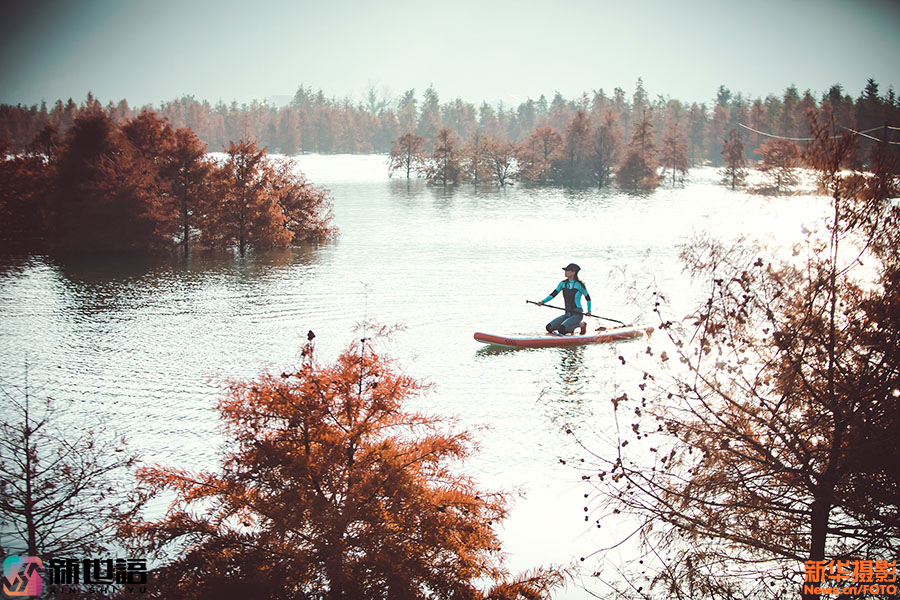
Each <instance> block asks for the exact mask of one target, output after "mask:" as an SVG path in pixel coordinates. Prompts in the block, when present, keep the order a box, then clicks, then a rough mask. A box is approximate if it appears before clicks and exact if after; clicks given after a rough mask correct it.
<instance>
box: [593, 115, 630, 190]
mask: <svg viewBox="0 0 900 600" xmlns="http://www.w3.org/2000/svg"><path fill="white" fill-rule="evenodd" d="M621 146H622V127H621V125H619V120H618V117H617V116H616V112H615V111H614V110H612V109H607V110H606V112H604V113H603V117H602V120H601V122H600V123H599V125H597V127H596V128H595V129H594V131H593V133H592V135H591V150H592V152H591V154H590V159H589V161H590V163H591V170H592V171H593V174H594V179H595V181H596V182H597V187H600V188H604V187H607V186H608V185H609V184H610V181H611V180H612V170H613V168H614V167H615V165H616V163H617V162H618V160H619V153H620V152H621Z"/></svg>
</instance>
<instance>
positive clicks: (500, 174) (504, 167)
mask: <svg viewBox="0 0 900 600" xmlns="http://www.w3.org/2000/svg"><path fill="white" fill-rule="evenodd" d="M485 155H486V158H487V164H488V168H489V169H490V170H491V172H492V173H493V175H494V178H495V179H496V180H497V183H499V184H500V187H504V186H505V185H506V184H508V183H509V181H510V179H512V178H513V177H515V175H516V145H515V144H513V143H512V142H501V141H499V140H488V143H487V147H486V148H485Z"/></svg>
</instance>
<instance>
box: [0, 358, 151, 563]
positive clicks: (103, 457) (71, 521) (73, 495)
mask: <svg viewBox="0 0 900 600" xmlns="http://www.w3.org/2000/svg"><path fill="white" fill-rule="evenodd" d="M0 404H2V414H0V527H2V534H0V536H2V537H0V539H2V544H0V545H2V550H3V553H4V554H7V553H16V552H19V553H27V554H29V555H31V556H41V557H42V558H44V560H46V559H48V558H51V557H53V556H54V555H57V554H59V553H62V552H65V553H66V554H67V555H72V554H77V553H79V552H80V553H84V554H87V553H90V552H93V551H96V550H98V549H101V548H103V547H104V545H105V544H106V543H108V542H109V540H110V539H111V537H112V536H111V535H110V531H113V529H114V528H113V526H112V525H111V519H112V517H113V516H114V514H115V510H116V507H118V506H120V505H121V503H122V501H123V500H124V498H123V488H122V486H121V485H120V484H118V483H117V482H116V476H117V475H118V474H119V473H122V472H123V471H124V470H127V469H128V468H130V467H131V466H132V465H133V464H134V457H133V456H131V455H130V454H129V453H128V452H126V451H125V448H124V440H121V439H112V440H108V439H106V438H105V437H104V436H103V432H95V431H94V430H90V429H88V430H80V431H79V429H78V428H77V427H72V426H71V424H69V423H66V425H65V428H63V420H64V418H65V417H64V415H62V414H60V413H59V412H57V411H56V409H55V407H54V405H53V402H52V401H51V400H50V399H45V400H42V401H36V400H35V399H34V398H33V397H32V395H31V392H30V390H29V388H28V383H27V368H26V383H25V387H24V390H22V391H21V392H16V391H14V390H13V387H12V386H9V385H3V386H0ZM122 474H123V476H124V473H122Z"/></svg>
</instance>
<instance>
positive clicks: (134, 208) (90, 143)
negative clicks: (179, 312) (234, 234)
mask: <svg viewBox="0 0 900 600" xmlns="http://www.w3.org/2000/svg"><path fill="white" fill-rule="evenodd" d="M55 175H56V179H55V181H54V190H53V194H52V202H51V225H52V241H53V244H54V246H55V247H56V248H58V249H60V250H65V251H68V252H121V251H126V252H147V251H158V250H163V249H166V248H168V247H169V246H170V245H171V234H172V230H173V219H172V215H171V213H169V212H167V211H166V207H165V204H164V202H163V200H162V198H161V193H160V192H161V190H160V186H159V181H158V174H157V169H156V165H155V164H154V163H153V161H152V160H150V159H148V157H147V156H146V155H145V154H144V153H143V152H142V151H141V150H140V149H139V148H137V147H136V146H135V145H134V144H132V143H131V142H130V141H129V139H128V137H127V136H126V135H125V134H124V133H123V131H122V130H121V129H120V128H119V127H118V126H117V125H116V124H115V123H113V121H112V120H111V119H110V118H109V116H107V115H106V113H105V112H103V111H100V110H96V111H89V112H86V113H83V114H81V115H80V116H79V117H78V118H77V119H76V120H75V122H74V123H73V125H72V128H71V129H70V130H69V131H68V132H67V134H66V136H65V138H64V140H63V144H62V149H61V150H60V153H59V158H58V161H57V165H56V172H55Z"/></svg>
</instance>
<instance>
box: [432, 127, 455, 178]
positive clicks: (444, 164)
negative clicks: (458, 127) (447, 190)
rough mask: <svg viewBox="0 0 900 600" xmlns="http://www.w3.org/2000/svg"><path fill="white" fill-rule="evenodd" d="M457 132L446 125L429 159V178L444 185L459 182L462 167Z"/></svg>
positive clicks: (440, 132)
mask: <svg viewBox="0 0 900 600" xmlns="http://www.w3.org/2000/svg"><path fill="white" fill-rule="evenodd" d="M460 158H461V157H460V154H459V150H458V142H457V139H456V134H454V133H453V132H452V131H450V130H449V129H447V128H446V127H444V128H443V129H441V130H440V131H439V132H438V135H437V140H436V142H435V146H434V152H432V153H431V157H430V158H429V159H428V163H427V166H426V173H427V176H428V180H429V181H432V182H434V183H439V184H441V185H443V186H446V185H448V184H456V183H459V179H460V176H461V174H462V169H461V167H460Z"/></svg>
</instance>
